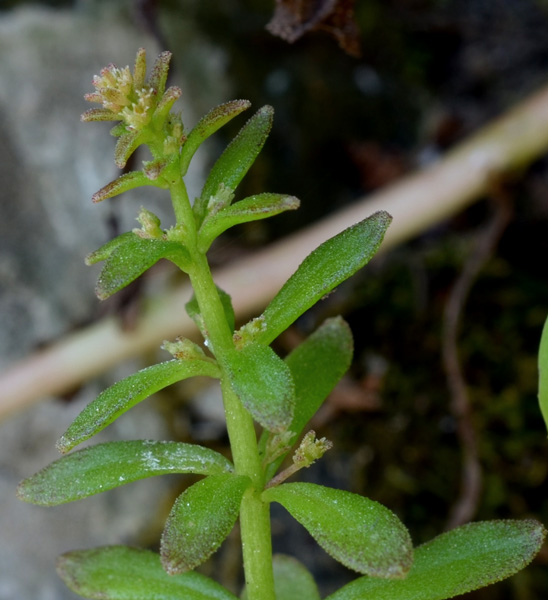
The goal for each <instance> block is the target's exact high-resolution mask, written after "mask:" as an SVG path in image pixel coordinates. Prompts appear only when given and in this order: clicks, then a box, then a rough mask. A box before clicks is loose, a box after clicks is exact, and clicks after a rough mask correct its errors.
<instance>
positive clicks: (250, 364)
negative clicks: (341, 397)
mask: <svg viewBox="0 0 548 600" xmlns="http://www.w3.org/2000/svg"><path fill="white" fill-rule="evenodd" d="M227 372H228V376H229V379H230V383H231V386H232V389H233V390H234V393H235V394H236V395H237V396H238V398H239V399H240V401H241V402H242V404H243V405H244V406H245V408H246V409H247V410H248V411H249V412H250V413H251V415H252V416H253V418H254V419H255V420H256V421H257V422H258V423H260V424H261V425H262V426H263V427H264V428H265V429H268V431H276V432H278V431H283V430H284V429H286V428H287V426H288V425H289V423H291V419H292V418H293V407H294V404H295V388H294V385H293V380H292V378H291V371H290V370H289V367H288V366H287V365H286V364H285V362H284V361H283V360H282V359H281V358H280V357H279V356H278V355H277V354H276V353H275V352H274V350H272V348H270V347H269V346H261V345H260V344H255V343H252V344H249V345H248V346H244V348H242V349H241V350H236V351H234V352H233V353H231V355H230V360H229V361H228V365H227Z"/></svg>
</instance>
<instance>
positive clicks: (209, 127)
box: [181, 100, 251, 177]
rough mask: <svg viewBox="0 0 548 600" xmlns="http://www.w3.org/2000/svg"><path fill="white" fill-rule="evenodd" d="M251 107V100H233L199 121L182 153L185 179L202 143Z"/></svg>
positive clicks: (182, 173)
mask: <svg viewBox="0 0 548 600" xmlns="http://www.w3.org/2000/svg"><path fill="white" fill-rule="evenodd" d="M250 106H251V102H249V100H232V101H231V102H226V103H225V104H221V105H220V106H217V107H216V108H214V109H212V110H210V111H209V112H208V113H207V115H205V116H204V117H202V118H201V119H200V120H199V121H198V123H197V124H196V125H195V126H194V128H193V129H192V131H191V132H190V133H189V134H188V137H187V139H186V141H185V143H184V145H183V149H182V151H181V175H182V176H183V177H184V176H185V175H186V173H187V171H188V166H189V164H190V161H191V160H192V157H193V156H194V153H195V152H196V150H198V148H199V147H200V145H201V144H202V142H203V141H204V140H206V139H207V138H208V137H209V136H210V135H213V134H214V133H215V132H216V131H217V130H219V129H220V128H221V127H222V126H223V125H225V124H226V123H228V122H229V121H230V120H231V119H233V118H234V117H236V116H237V115H239V114H240V113H241V112H243V111H244V110H247V109H248V108H249V107H250Z"/></svg>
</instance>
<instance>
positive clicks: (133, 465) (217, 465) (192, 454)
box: [17, 440, 233, 506]
mask: <svg viewBox="0 0 548 600" xmlns="http://www.w3.org/2000/svg"><path fill="white" fill-rule="evenodd" d="M232 470H233V468H232V464H231V463H230V461H228V460H227V459H226V458H225V457H224V456H223V455H222V454H219V453H218V452H215V451H213V450H210V449H209V448H203V447H202V446H196V445H194V444H183V443H180V442H155V441H150V440H134V441H123V442H106V443H104V444H98V445H97V446H91V447H90V448H84V450H79V451H78V452H75V453H74V454H69V455H68V456H65V457H63V458H60V459H59V460H56V461H55V462H53V463H51V464H50V465H48V466H47V467H45V468H44V469H42V470H41V471H39V472H38V473H36V474H35V475H33V476H32V477H29V478H28V479H25V480H24V481H22V482H21V483H20V484H19V486H18V488H17V496H18V497H19V498H20V499H21V500H24V501H26V502H31V503H32V504H39V505H41V506H56V505H58V504H64V503H65V502H72V501H74V500H80V499H81V498H87V497H88V496H92V495H94V494H99V493H101V492H106V491H107V490H111V489H113V488H116V487H119V486H121V485H125V484H127V483H132V482H133V481H138V480H139V479H145V478H147V477H152V476H154V475H166V474H169V473H194V474H197V475H217V474H221V473H230V472H231V471H232Z"/></svg>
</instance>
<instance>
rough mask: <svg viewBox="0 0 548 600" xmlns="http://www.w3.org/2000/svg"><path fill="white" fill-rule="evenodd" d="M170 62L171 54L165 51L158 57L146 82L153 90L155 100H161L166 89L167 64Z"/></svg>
mask: <svg viewBox="0 0 548 600" xmlns="http://www.w3.org/2000/svg"><path fill="white" fill-rule="evenodd" d="M170 61H171V52H169V51H167V50H166V51H165V52H162V53H161V54H159V55H158V57H157V58H156V61H155V62H154V66H153V67H152V73H151V75H150V79H149V80H148V85H150V87H151V88H153V89H154V91H155V92H156V96H157V98H161V97H162V96H163V94H164V90H165V89H166V82H167V75H168V72H169V62H170Z"/></svg>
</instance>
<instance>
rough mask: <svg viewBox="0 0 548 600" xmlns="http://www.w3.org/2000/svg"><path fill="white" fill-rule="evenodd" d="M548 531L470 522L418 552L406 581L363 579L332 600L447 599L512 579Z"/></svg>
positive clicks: (528, 523)
mask: <svg viewBox="0 0 548 600" xmlns="http://www.w3.org/2000/svg"><path fill="white" fill-rule="evenodd" d="M545 533H546V532H545V530H544V527H543V526H542V525H541V524H540V523H538V522H537V521H533V520H525V521H483V522H479V523H469V524H468V525H463V526H462V527H459V528H457V529H453V531H449V532H447V533H443V534H442V535H440V536H439V537H436V538H434V539H433V540H431V541H430V542H427V543H426V544H423V545H422V546H419V547H418V548H416V549H415V561H414V563H413V566H412V567H411V570H410V572H409V574H408V575H407V577H406V579H402V580H398V581H386V580H380V579H371V578H370V577H360V578H359V579H356V580H355V581H352V582H351V583H349V584H347V585H345V586H344V587H342V588H341V589H339V590H337V591H336V592H335V593H334V594H332V595H331V596H329V597H328V598H327V599H326V600H445V599H447V598H453V597H454V596H459V595H460V594H466V593H467V592H471V591H472V590H476V589H478V588H481V587H484V586H486V585H490V584H492V583H495V582H497V581H501V580H502V579H506V578H507V577H510V576H511V575H514V573H517V572H518V571H520V570H521V569H523V568H524V567H525V566H527V565H528V564H529V563H530V562H531V560H532V559H533V557H534V556H535V555H536V554H537V552H538V551H539V550H540V548H541V546H542V543H543V540H544V536H545Z"/></svg>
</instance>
